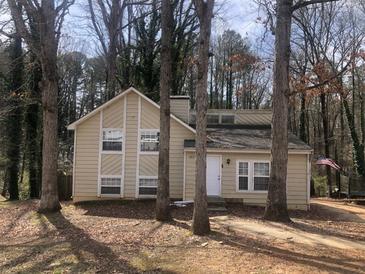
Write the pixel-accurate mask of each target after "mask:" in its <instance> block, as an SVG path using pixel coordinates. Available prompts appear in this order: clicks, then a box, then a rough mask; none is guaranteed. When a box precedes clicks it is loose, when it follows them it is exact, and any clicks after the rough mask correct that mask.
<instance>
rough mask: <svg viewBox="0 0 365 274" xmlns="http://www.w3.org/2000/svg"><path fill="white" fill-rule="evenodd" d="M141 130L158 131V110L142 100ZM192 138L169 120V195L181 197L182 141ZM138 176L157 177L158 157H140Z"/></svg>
mask: <svg viewBox="0 0 365 274" xmlns="http://www.w3.org/2000/svg"><path fill="white" fill-rule="evenodd" d="M141 104H142V109H141V129H159V128H160V120H159V109H158V108H156V107H155V106H153V105H151V104H149V103H148V102H147V101H145V100H143V99H142V102H141ZM192 138H194V133H193V132H191V131H190V130H189V129H187V128H185V127H184V126H182V125H181V124H179V123H178V122H177V121H175V120H174V119H171V134H170V195H171V197H172V198H180V199H181V198H182V197H183V178H184V140H185V139H192ZM140 175H144V176H157V175H158V156H156V155H140Z"/></svg>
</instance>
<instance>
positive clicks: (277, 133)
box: [264, 0, 293, 222]
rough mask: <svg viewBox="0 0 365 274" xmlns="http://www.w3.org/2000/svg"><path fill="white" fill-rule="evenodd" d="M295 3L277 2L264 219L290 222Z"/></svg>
mask: <svg viewBox="0 0 365 274" xmlns="http://www.w3.org/2000/svg"><path fill="white" fill-rule="evenodd" d="M292 5H293V1H292V0H279V1H277V15H276V18H277V21H276V29H275V63H274V83H273V118H272V148H271V172H270V180H269V189H268V195H267V203H266V209H265V214H264V218H265V219H267V220H272V221H280V222H289V221H290V218H289V214H288V209H287V197H286V179H287V164H288V101H289V59H290V32H291V8H292Z"/></svg>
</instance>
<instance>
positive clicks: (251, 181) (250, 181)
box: [236, 160, 270, 193]
mask: <svg viewBox="0 0 365 274" xmlns="http://www.w3.org/2000/svg"><path fill="white" fill-rule="evenodd" d="M240 163H248V176H247V177H248V189H247V190H240V189H239V177H242V176H245V175H242V174H240ZM255 164H264V165H265V166H267V165H268V168H264V169H265V174H258V175H255V168H254V166H255ZM266 171H268V174H267V172H266ZM255 177H256V178H259V177H264V178H269V177H270V161H265V160H237V161H236V191H237V192H255V193H256V192H267V190H254V178H255Z"/></svg>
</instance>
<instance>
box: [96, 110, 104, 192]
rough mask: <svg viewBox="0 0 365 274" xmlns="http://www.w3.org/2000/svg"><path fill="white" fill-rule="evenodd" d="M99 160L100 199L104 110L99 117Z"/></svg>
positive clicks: (98, 190) (99, 190)
mask: <svg viewBox="0 0 365 274" xmlns="http://www.w3.org/2000/svg"><path fill="white" fill-rule="evenodd" d="M99 119H100V121H99V159H98V189H97V194H98V197H100V196H101V152H102V142H103V110H100V117H99Z"/></svg>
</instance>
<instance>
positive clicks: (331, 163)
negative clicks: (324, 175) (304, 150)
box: [316, 157, 341, 170]
mask: <svg viewBox="0 0 365 274" xmlns="http://www.w3.org/2000/svg"><path fill="white" fill-rule="evenodd" d="M316 164H317V165H326V166H330V167H332V168H334V169H336V170H341V167H340V166H339V165H338V164H336V162H335V161H333V160H332V159H330V158H325V157H320V158H319V159H318V160H317V162H316Z"/></svg>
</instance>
